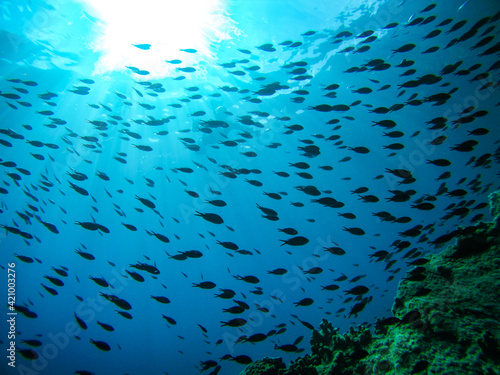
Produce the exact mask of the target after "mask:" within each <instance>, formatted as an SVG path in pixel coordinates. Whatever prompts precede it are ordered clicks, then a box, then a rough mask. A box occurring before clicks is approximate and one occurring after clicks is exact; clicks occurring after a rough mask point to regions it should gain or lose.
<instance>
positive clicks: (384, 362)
mask: <svg viewBox="0 0 500 375" xmlns="http://www.w3.org/2000/svg"><path fill="white" fill-rule="evenodd" d="M490 207H491V213H492V214H493V215H494V216H495V217H494V220H493V221H492V222H490V223H478V224H477V225H476V226H475V227H468V228H465V229H464V228H462V229H459V233H460V234H458V236H457V241H456V244H455V245H452V246H449V247H448V248H447V249H445V250H444V251H442V252H441V253H439V254H433V255H432V254H430V255H429V256H428V259H427V260H428V262H425V265H424V266H419V267H418V273H415V272H413V273H412V272H409V276H410V275H413V276H415V275H418V274H421V275H425V276H426V277H425V278H423V277H421V278H413V277H406V278H405V279H403V280H402V281H401V282H400V284H399V287H398V292H397V295H396V298H395V301H394V305H393V308H392V311H393V314H394V317H390V318H386V319H379V320H377V322H376V324H375V331H376V332H377V336H372V333H371V331H370V330H369V329H368V328H366V327H364V326H359V327H358V328H357V329H355V328H353V327H351V328H350V330H349V332H346V333H345V334H340V333H339V329H337V328H334V327H333V326H332V324H331V323H330V322H328V321H327V320H326V319H323V321H322V322H321V324H320V329H319V330H314V331H313V334H312V338H311V340H310V344H311V351H312V354H311V355H309V354H308V355H306V356H304V357H302V358H298V359H297V360H295V361H294V362H293V363H291V364H290V366H289V368H288V369H286V368H285V367H283V366H284V365H283V362H282V361H281V362H278V363H280V364H281V365H283V366H280V367H279V369H277V370H276V371H277V372H259V371H258V370H257V368H258V367H253V366H254V365H256V364H259V363H260V361H256V362H255V363H254V364H253V365H252V366H250V367H252V372H247V371H245V372H243V374H247V375H248V374H252V375H259V374H279V375H292V374H293V375H295V374H325V375H326V374H329V375H336V374H339V375H346V374H388V375H396V374H420V373H422V374H424V373H429V374H431V373H432V374H454V375H462V374H463V375H469V374H491V375H493V374H498V369H499V368H500V321H499V317H500V256H499V255H500V239H499V232H500V230H499V221H500V192H499V191H497V192H495V193H493V194H490ZM274 361H276V360H274ZM250 367H249V368H250Z"/></svg>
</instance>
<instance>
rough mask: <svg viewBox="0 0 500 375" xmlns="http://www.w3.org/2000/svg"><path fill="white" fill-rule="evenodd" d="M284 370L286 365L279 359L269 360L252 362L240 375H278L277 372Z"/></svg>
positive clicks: (267, 358)
mask: <svg viewBox="0 0 500 375" xmlns="http://www.w3.org/2000/svg"><path fill="white" fill-rule="evenodd" d="M284 369H286V365H285V364H284V363H283V360H282V359H281V358H269V357H266V358H264V359H261V360H258V361H255V362H253V363H252V364H251V365H249V366H248V367H247V368H246V369H245V371H243V372H242V373H241V374H242V375H278V374H279V370H284Z"/></svg>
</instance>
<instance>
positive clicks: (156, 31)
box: [83, 0, 238, 78]
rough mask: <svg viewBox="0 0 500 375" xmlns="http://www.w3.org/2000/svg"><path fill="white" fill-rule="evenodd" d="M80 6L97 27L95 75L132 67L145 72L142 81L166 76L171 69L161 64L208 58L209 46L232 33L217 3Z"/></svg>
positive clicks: (96, 1) (94, 0)
mask: <svg viewBox="0 0 500 375" xmlns="http://www.w3.org/2000/svg"><path fill="white" fill-rule="evenodd" d="M83 1H84V2H85V3H86V4H87V5H88V6H89V7H88V11H87V12H86V15H87V16H88V17H89V18H93V21H94V23H95V24H97V25H98V26H99V27H100V28H101V36H100V37H99V38H98V39H97V40H96V41H95V45H94V50H95V51H96V52H99V53H100V54H101V57H100V59H99V61H98V62H97V64H96V67H95V72H94V73H96V74H102V73H107V72H111V71H115V70H123V69H125V67H136V68H138V69H140V70H143V71H148V72H149V73H150V75H149V76H148V78H151V77H155V78H160V77H163V76H167V75H171V74H172V72H173V71H174V69H175V65H172V64H169V63H168V62H166V60H177V59H179V57H180V56H181V57H182V59H183V62H187V63H193V62H198V61H199V60H200V59H211V58H213V57H214V56H215V52H216V51H214V46H216V45H217V43H219V42H221V41H223V40H228V39H230V38H232V37H233V36H234V35H236V34H237V32H238V29H237V28H236V26H235V23H234V22H233V21H232V20H231V18H230V17H229V16H228V15H227V13H226V12H225V11H224V5H225V4H224V1H223V0H183V1H172V0H167V1H165V0H142V1H140V2H137V1H130V0H129V1H118V0H107V1H101V0H83ZM136 46H139V47H136ZM181 49H185V50H189V51H191V50H196V51H197V52H196V53H183V52H182V51H180V50H181ZM181 54H182V55H181Z"/></svg>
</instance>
